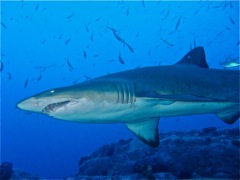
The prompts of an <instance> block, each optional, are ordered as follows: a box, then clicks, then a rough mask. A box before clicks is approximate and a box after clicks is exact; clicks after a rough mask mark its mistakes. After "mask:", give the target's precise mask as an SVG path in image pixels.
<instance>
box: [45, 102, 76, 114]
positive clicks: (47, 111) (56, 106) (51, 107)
mask: <svg viewBox="0 0 240 180" xmlns="http://www.w3.org/2000/svg"><path fill="white" fill-rule="evenodd" d="M70 102H71V101H62V102H57V103H52V104H49V105H47V106H46V107H45V108H43V110H42V113H44V114H50V113H52V112H54V111H56V110H57V109H59V108H61V107H63V106H65V105H66V104H68V103H70Z"/></svg>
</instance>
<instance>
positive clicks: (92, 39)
mask: <svg viewBox="0 0 240 180" xmlns="http://www.w3.org/2000/svg"><path fill="white" fill-rule="evenodd" d="M91 41H92V42H93V33H92V34H91Z"/></svg>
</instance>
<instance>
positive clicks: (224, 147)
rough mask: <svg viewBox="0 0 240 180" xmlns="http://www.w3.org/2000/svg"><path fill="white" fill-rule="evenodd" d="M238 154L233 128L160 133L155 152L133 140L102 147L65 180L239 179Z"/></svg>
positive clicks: (80, 163) (153, 149)
mask: <svg viewBox="0 0 240 180" xmlns="http://www.w3.org/2000/svg"><path fill="white" fill-rule="evenodd" d="M239 150H240V141H239V129H236V128H235V129H216V128H214V127H210V128H204V129H202V130H190V131H187V132H168V133H161V134H160V146H159V147H158V148H152V147H149V146H147V145H145V144H143V143H142V142H140V141H139V140H137V139H136V140H133V139H129V140H120V141H119V142H117V143H111V144H108V145H104V146H103V147H101V148H100V149H98V150H97V151H95V152H94V153H92V154H91V155H90V156H85V157H82V158H81V159H80V161H79V171H78V173H77V175H76V176H75V177H68V178H67V179H68V180H70V179H71V180H73V179H189V178H213V179H218V178H221V179H222V178H224V179H239V178H240V171H239V165H240V164H239V162H240V153H239Z"/></svg>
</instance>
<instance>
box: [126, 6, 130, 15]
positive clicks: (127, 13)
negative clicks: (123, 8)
mask: <svg viewBox="0 0 240 180" xmlns="http://www.w3.org/2000/svg"><path fill="white" fill-rule="evenodd" d="M126 15H127V16H128V15H129V8H127V12H126Z"/></svg>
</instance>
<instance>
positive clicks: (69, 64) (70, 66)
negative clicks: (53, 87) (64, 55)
mask: <svg viewBox="0 0 240 180" xmlns="http://www.w3.org/2000/svg"><path fill="white" fill-rule="evenodd" d="M67 65H68V67H69V70H70V71H72V70H73V69H74V68H73V66H72V65H71V63H70V62H69V60H68V59H67Z"/></svg>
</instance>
